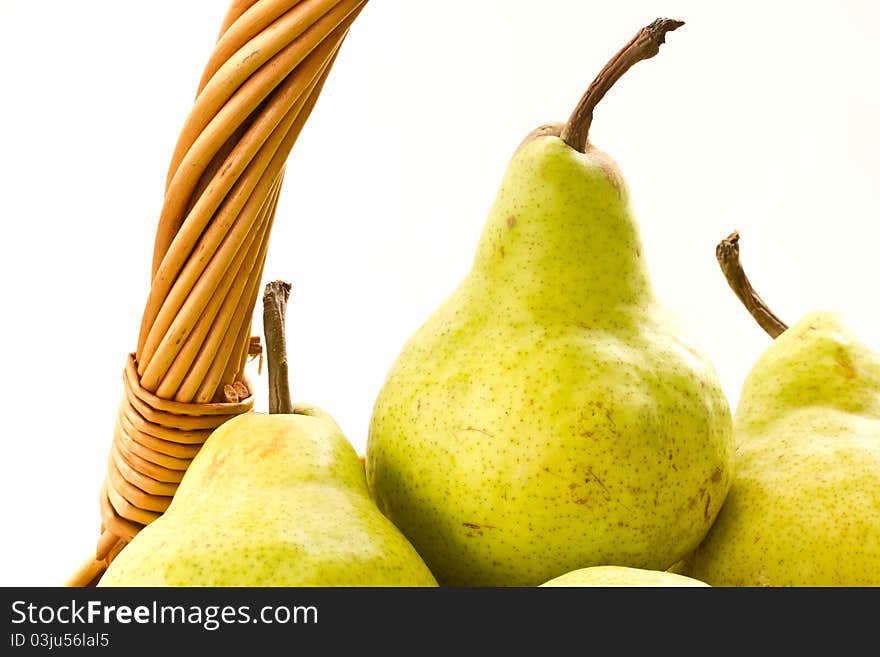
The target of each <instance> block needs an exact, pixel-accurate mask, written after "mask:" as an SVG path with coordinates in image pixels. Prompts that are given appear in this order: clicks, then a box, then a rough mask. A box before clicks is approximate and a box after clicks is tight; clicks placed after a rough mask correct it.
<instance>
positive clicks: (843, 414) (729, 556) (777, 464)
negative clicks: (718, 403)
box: [676, 312, 880, 586]
mask: <svg viewBox="0 0 880 657" xmlns="http://www.w3.org/2000/svg"><path fill="white" fill-rule="evenodd" d="M734 435H735V437H736V441H737V454H736V475H735V477H734V479H733V483H732V486H731V489H730V493H729V495H728V497H727V501H726V502H725V504H724V506H723V507H722V509H721V512H720V514H719V515H718V518H717V520H716V522H715V524H714V526H713V527H712V529H711V531H710V532H709V534H708V535H707V536H706V539H705V541H704V542H703V543H702V544H701V545H700V546H699V547H698V548H697V550H696V551H695V552H694V553H693V554H692V555H690V556H689V557H687V558H686V559H685V560H684V561H683V563H682V565H681V567H678V568H677V569H676V570H677V572H680V573H683V574H686V575H690V576H692V577H697V578H699V579H704V580H705V581H707V582H709V583H710V584H712V585H715V586H878V585H880V357H878V355H877V353H876V352H873V351H872V350H871V349H870V348H869V347H868V346H866V344H865V343H864V342H863V341H861V340H859V339H858V338H857V337H856V336H855V335H854V334H853V332H852V331H851V330H850V329H849V328H848V327H847V326H846V325H845V323H844V320H843V318H842V317H841V316H839V315H837V314H835V313H830V312H815V313H811V314H809V315H807V316H805V317H803V318H802V319H801V320H800V321H799V322H798V323H797V324H795V325H793V326H792V327H790V328H789V329H788V330H786V331H785V332H784V333H782V334H781V335H780V336H779V337H777V338H776V339H775V340H774V341H773V343H772V344H771V345H770V346H769V347H768V348H767V350H766V351H765V352H764V353H763V354H762V355H761V356H760V357H759V359H758V360H757V361H756V362H755V364H754V366H753V368H752V369H751V371H750V372H749V374H748V375H747V377H746V379H745V381H744V382H743V388H742V394H741V397H740V402H739V404H738V406H737V409H736V414H735V418H734Z"/></svg>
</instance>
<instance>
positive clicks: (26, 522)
mask: <svg viewBox="0 0 880 657" xmlns="http://www.w3.org/2000/svg"><path fill="white" fill-rule="evenodd" d="M226 9H227V2H226V0H186V1H185V2H181V1H180V0H161V1H155V2H151V3H136V2H118V1H116V0H87V1H85V2H66V1H62V0H54V1H51V2H41V3H36V2H32V1H30V0H0V226H2V237H0V248H2V258H0V286H2V287H0V289H2V310H0V317H2V321H0V344H2V355H3V363H2V364H3V374H2V377H0V399H2V404H3V407H2V416H0V436H2V447H3V452H2V457H0V464H2V474H0V486H2V488H0V499H2V503H3V507H4V508H3V512H2V519H3V539H2V543H0V550H2V554H3V557H4V558H3V559H0V585H56V584H60V583H62V582H63V581H64V580H65V579H66V578H67V576H68V575H69V574H70V573H71V572H72V571H73V570H74V569H75V568H76V566H77V565H78V564H79V563H80V562H81V561H82V560H83V559H84V558H86V557H87V556H88V554H89V553H90V552H91V551H92V550H93V549H94V545H95V541H96V540H97V537H98V528H99V516H98V506H97V494H98V487H99V485H100V482H101V480H102V478H103V475H104V470H105V466H106V458H107V454H108V448H109V445H110V442H111V439H112V428H113V422H114V417H115V412H116V405H117V403H118V401H119V399H120V396H121V393H122V383H121V373H122V366H123V363H124V359H125V355H126V354H127V353H129V352H130V351H131V350H133V348H134V346H135V341H136V339H137V331H138V327H139V322H140V317H141V312H142V310H143V304H144V301H145V300H146V295H147V292H148V289H149V287H148V286H149V269H150V262H151V257H152V244H153V238H154V233H155V227H156V222H157V219H158V214H159V210H160V207H161V202H162V192H163V188H164V180H165V174H166V170H167V167H168V163H169V161H170V156H171V152H172V149H173V147H174V144H175V141H176V139H177V135H178V131H179V129H180V127H181V126H182V123H183V120H184V119H185V117H186V114H187V112H188V109H189V107H190V106H191V103H192V100H193V96H194V93H195V88H196V85H197V83H198V80H199V78H200V76H201V71H202V68H203V66H204V64H205V63H206V61H207V58H208V56H209V54H210V52H211V49H212V45H213V42H214V39H215V38H216V36H217V30H218V29H219V26H220V22H221V20H222V18H223V16H224V15H225V12H226ZM658 16H670V17H676V18H681V19H684V20H685V21H686V22H687V24H686V25H685V26H684V27H683V28H681V29H679V30H678V31H676V32H674V33H672V34H670V35H668V38H667V43H666V45H664V46H663V48H662V51H661V53H660V55H659V56H658V57H656V58H654V59H652V60H649V61H647V62H642V63H640V64H638V65H637V66H636V67H635V68H633V69H632V70H631V71H630V72H629V73H628V74H627V75H626V76H625V77H624V79H623V80H622V81H621V82H620V83H618V85H617V86H616V87H615V88H614V89H613V90H612V91H611V92H610V93H609V95H608V96H607V97H606V99H605V100H604V101H603V103H602V104H601V105H600V107H599V109H598V110H597V111H596V118H595V121H594V123H593V127H592V132H591V138H592V141H593V142H594V143H595V144H596V145H597V146H599V147H600V148H602V149H604V150H606V151H607V152H609V153H610V154H611V155H612V156H613V157H615V158H616V159H617V161H618V163H619V164H620V166H621V168H622V170H623V172H624V175H625V177H626V179H627V181H628V183H629V186H630V189H631V193H632V198H633V203H634V206H635V209H636V212H637V214H638V216H639V220H640V224H641V228H642V237H643V240H644V247H645V253H646V255H647V258H648V262H649V266H650V268H651V271H652V274H653V279H654V282H655V286H656V289H657V291H658V293H659V295H660V296H661V297H662V298H663V299H664V300H665V302H666V303H667V304H668V305H669V306H671V307H672V308H673V309H674V310H675V311H676V312H678V313H679V315H680V316H681V317H682V318H683V319H684V321H685V322H686V323H687V324H688V325H689V326H690V327H691V329H692V331H693V332H694V333H695V334H696V335H697V336H698V338H699V340H700V341H701V342H702V344H703V346H704V347H705V349H706V351H707V352H708V354H709V356H710V358H712V359H713V361H714V363H715V366H716V368H717V370H718V374H719V376H720V378H721V381H722V384H723V385H724V387H725V389H726V391H727V393H728V395H729V398H730V400H731V404H732V405H734V404H735V403H736V400H737V398H738V392H739V387H740V385H741V383H742V379H743V377H744V376H745V373H746V371H747V369H748V367H749V365H750V363H751V362H752V361H753V360H754V359H755V358H756V357H757V356H758V354H759V353H760V352H761V351H762V350H763V349H764V348H765V347H766V346H767V345H768V344H769V338H768V337H767V336H766V335H764V334H763V333H762V332H761V330H760V329H759V328H758V327H757V326H756V325H755V324H754V323H753V322H752V320H751V318H750V317H749V316H748V314H747V313H746V312H745V310H743V308H742V307H741V306H740V305H739V303H738V302H737V300H736V299H735V298H734V296H733V295H732V293H731V292H730V291H729V289H728V288H727V285H726V283H725V282H724V280H723V278H722V276H721V274H720V273H719V271H718V269H717V265H716V262H715V258H714V247H715V244H716V243H717V242H718V240H719V239H720V238H722V237H724V236H726V235H727V234H728V233H729V232H730V231H731V230H733V229H739V230H740V231H741V234H742V236H743V237H742V243H741V244H742V250H743V261H744V264H745V266H746V268H747V270H748V272H749V275H750V276H751V278H752V281H753V282H754V283H755V286H756V287H757V288H758V290H759V291H760V293H761V295H762V296H763V297H764V299H765V300H766V301H767V302H768V303H769V304H770V305H771V306H772V307H773V308H774V309H775V310H776V311H777V313H778V314H779V315H780V316H781V317H782V318H783V319H784V320H786V321H789V322H794V321H796V319H797V318H798V317H799V316H800V315H801V314H803V313H804V312H806V311H808V310H811V309H815V308H833V309H836V310H839V311H841V312H845V313H849V314H851V316H852V317H853V319H854V320H859V321H864V322H866V325H867V329H868V335H873V340H874V344H875V346H876V345H877V344H878V343H880V316H878V307H880V303H878V297H877V280H878V274H880V263H878V262H877V260H876V257H875V254H876V251H877V244H878V241H880V240H878V238H880V229H878V218H880V186H878V185H877V181H878V180H880V155H878V153H880V121H878V117H880V91H878V85H877V77H876V76H877V73H876V71H877V64H878V55H877V50H876V38H877V34H876V30H877V25H878V24H880V4H878V3H873V2H869V1H867V0H865V1H863V2H858V1H856V0H846V1H844V0H841V1H838V2H834V3H828V2H782V1H779V0H741V1H740V2H737V3H720V2H705V1H703V2H698V1H697V0H693V1H685V0H669V1H668V2H648V1H646V0H642V1H632V0H631V1H629V2H620V3H614V2H608V1H607V0H606V1H602V2H599V1H595V2H586V1H575V0H542V1H541V2H537V1H534V0H533V1H531V2H528V1H525V0H495V1H490V0H479V1H474V0H446V1H445V2H442V3H441V2H413V1H412V0H372V2H371V3H370V4H369V5H368V6H367V7H366V9H365V10H364V12H363V13H362V14H361V16H360V17H359V18H358V19H357V21H356V23H355V25H354V27H353V28H352V31H351V33H350V35H349V38H348V39H347V41H346V42H345V44H344V46H343V50H342V53H341V55H340V57H339V59H338V61H337V63H336V66H335V68H334V70H333V73H332V75H331V77H330V80H329V81H328V83H327V85H326V87H325V89H324V92H323V94H322V96H321V98H320V100H319V103H318V105H317V107H316V109H315V111H314V113H313V114H312V116H311V118H310V120H309V122H308V123H307V125H306V128H305V130H304V132H303V133H302V135H301V137H300V139H299V141H298V142H297V144H296V146H295V147H294V151H293V153H292V155H291V157H290V159H289V161H288V170H287V175H286V178H285V183H284V188H283V191H282V196H281V200H280V204H279V207H278V214H277V218H276V223H275V227H274V229H273V234H272V242H271V246H270V251H269V256H268V260H267V264H266V270H265V273H266V280H267V281H268V280H269V279H275V278H281V279H284V280H286V281H289V282H291V283H292V285H293V295H292V298H291V302H290V306H289V308H288V324H289V336H288V341H289V356H290V360H291V376H292V387H293V392H294V397H295V398H296V399H297V400H299V401H308V402H312V403H316V404H318V405H320V406H323V407H324V408H325V409H326V410H327V411H329V412H331V413H332V414H333V415H334V416H335V417H336V418H337V420H338V421H339V423H340V424H341V426H342V428H343V429H344V431H345V432H346V434H347V435H348V437H349V439H350V440H351V442H352V443H353V445H354V446H355V448H356V449H357V450H358V451H362V450H363V448H364V446H365V443H366V433H367V425H368V422H369V416H370V410H371V406H372V402H373V399H374V397H375V394H376V392H377V391H378V388H379V386H380V385H381V382H382V380H383V378H384V375H385V373H386V371H387V369H388V367H389V366H390V364H391V362H392V360H393V359H394V357H395V356H396V354H397V351H398V349H399V348H400V346H401V344H402V343H403V341H404V340H405V339H406V338H407V337H408V336H409V335H410V334H411V333H412V332H413V331H414V330H415V329H416V328H417V326H418V325H419V324H420V323H421V322H422V321H423V320H424V319H425V318H426V317H427V315H428V314H429V313H430V312H431V311H432V310H433V309H434V308H435V307H436V306H437V305H438V304H439V303H440V301H441V300H442V299H443V298H444V297H445V296H446V294H448V293H449V292H450V291H451V290H452V289H453V288H454V287H455V286H456V285H457V283H458V281H459V280H460V279H461V277H462V276H463V275H464V274H465V273H466V271H467V269H468V267H469V265H470V261H471V257H472V254H473V251H474V247H475V244H476V240H477V238H478V237H479V234H480V231H481V229H482V226H483V221H484V219H485V216H486V212H487V210H488V208H489V206H490V204H491V202H492V198H493V196H494V193H495V190H496V187H497V185H498V182H499V180H500V178H501V175H502V173H503V171H504V168H505V166H506V163H507V161H508V158H509V157H510V154H511V153H512V151H513V149H514V148H515V147H516V145H517V144H518V143H519V141H520V139H521V138H522V137H523V136H524V135H525V134H526V133H527V132H528V131H529V130H531V129H532V128H533V127H535V126H537V125H538V124H541V123H544V122H547V121H553V120H564V119H565V118H567V117H568V114H569V112H570V111H571V109H572V107H573V105H574V103H575V102H576V101H577V100H578V98H579V97H580V95H581V93H582V92H583V90H584V89H585V88H586V86H587V84H588V83H589V82H590V80H591V79H592V77H593V76H594V75H595V73H597V72H598V70H599V69H600V68H601V66H602V65H603V64H604V63H605V61H606V60H607V59H608V58H609V57H610V56H611V55H612V54H613V53H615V52H616V51H617V50H618V49H619V48H620V47H621V46H622V45H623V44H624V43H625V42H626V41H627V40H628V39H629V38H630V37H631V36H632V35H633V34H634V33H635V31H636V30H637V29H638V28H639V27H641V26H642V25H645V24H647V23H649V22H650V21H651V20H653V19H654V18H656V17H658ZM254 327H255V333H256V332H258V331H260V330H261V327H260V324H259V311H258V312H257V316H256V317H255V324H254ZM250 376H251V380H252V382H253V383H255V384H256V386H257V392H258V396H259V400H258V402H257V408H258V410H263V409H264V408H265V400H266V391H265V385H266V379H265V370H264V371H263V373H262V374H260V373H257V372H256V369H255V367H252V368H251V371H250Z"/></svg>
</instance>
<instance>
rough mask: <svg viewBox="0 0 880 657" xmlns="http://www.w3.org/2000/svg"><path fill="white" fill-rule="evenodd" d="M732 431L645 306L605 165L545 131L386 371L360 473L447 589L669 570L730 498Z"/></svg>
mask: <svg viewBox="0 0 880 657" xmlns="http://www.w3.org/2000/svg"><path fill="white" fill-rule="evenodd" d="M731 432H732V428H731V418H730V409H729V407H728V404H727V400H726V397H725V395H724V393H723V392H722V390H721V387H720V385H719V383H718V380H717V377H716V373H715V371H714V369H713V367H712V364H711V363H710V362H709V361H708V360H707V359H706V357H705V356H704V354H703V353H702V351H701V350H700V347H699V346H698V345H697V344H696V342H695V341H694V340H692V339H691V338H690V337H689V336H688V334H687V332H686V331H685V330H684V329H683V328H682V327H680V326H679V325H678V324H677V323H676V321H675V320H674V319H673V317H671V316H670V314H669V313H667V312H666V311H665V310H664V309H663V308H662V307H661V305H660V304H659V303H658V302H657V301H656V299H655V298H654V294H653V292H652V289H651V285H650V282H649V280H648V275H647V272H646V268H645V264H644V262H643V256H642V250H641V243H640V238H639V231H638V227H637V225H636V222H635V219H634V217H633V214H632V210H631V208H630V205H629V200H628V192H627V190H626V187H625V185H624V183H623V180H622V177H621V176H620V174H619V171H618V170H617V168H616V165H615V164H614V162H613V161H612V160H611V159H610V158H609V157H608V156H607V155H605V154H604V153H602V152H601V151H599V150H597V149H595V148H591V149H589V150H588V151H587V153H579V152H577V151H575V150H573V149H571V148H570V147H569V146H567V145H566V144H565V143H564V142H563V141H562V140H561V139H559V138H558V137H555V136H540V137H537V138H535V139H533V140H531V141H528V142H527V143H525V144H524V145H523V146H521V147H520V149H519V150H518V151H517V153H516V154H515V155H514V156H513V158H512V159H511V162H510V164H509V166H508V169H507V171H506V173H505V176H504V179H503V180H502V183H501V186H500V189H499V191H498V194H497V196H496V199H495V202H494V205H493V207H492V209H491V211H490V213H489V217H488V219H487V222H486V226H485V228H484V232H483V236H482V238H481V240H480V243H479V245H478V249H477V254H476V257H475V259H474V264H473V267H472V269H471V271H470V272H469V273H468V275H467V276H466V277H465V279H464V280H463V281H462V283H461V284H460V285H459V287H458V288H457V289H456V290H455V291H454V292H453V293H452V294H451V296H450V297H449V298H448V299H447V300H446V301H445V302H444V303H443V304H442V305H441V306H440V307H439V308H438V309H437V310H436V311H435V312H434V314H433V315H432V316H431V317H430V318H429V319H428V320H427V321H426V322H425V323H424V324H423V325H422V326H421V327H420V328H419V329H418V330H417V331H416V333H415V334H414V335H413V336H412V337H411V338H410V339H409V340H408V341H407V342H406V344H405V345H404V346H403V349H402V351H401V353H400V354H399V355H398V357H397V359H396V361H395V362H394V364H393V365H392V367H391V369H390V372H389V373H388V375H387V378H386V380H385V382H384V385H383V386H382V388H381V390H380V392H379V394H378V396H377V399H376V402H375V405H374V409H373V415H372V418H371V423H370V429H369V435H368V441H367V452H366V468H367V480H368V484H369V487H370V492H371V494H372V495H373V497H374V498H375V500H376V502H377V504H378V505H379V507H380V508H381V509H382V510H383V512H384V513H386V515H387V516H388V517H389V518H391V519H392V521H393V522H394V523H395V524H396V525H397V526H398V527H399V528H400V529H401V530H402V531H403V532H404V534H405V535H406V536H407V537H408V538H409V539H410V541H411V542H412V543H413V545H414V546H415V547H416V549H417V550H418V551H419V553H420V554H421V555H422V557H423V558H424V559H425V561H426V563H427V564H428V565H429V567H430V568H431V570H432V572H434V574H435V576H436V577H437V579H438V581H439V582H440V584H441V585H452V586H462V585H463V586H469V585H474V586H508V585H509V586H536V585H539V584H540V583H542V582H545V581H547V580H549V579H551V578H553V577H555V576H557V575H560V574H562V573H566V572H569V571H571V570H575V569H578V568H582V567H586V566H591V565H601V564H607V563H616V564H621V565H629V566H633V567H640V568H654V569H660V570H663V569H666V568H667V567H668V566H670V565H671V564H673V563H674V562H675V561H677V560H678V559H679V558H680V557H681V556H683V555H684V554H686V553H688V552H690V551H691V550H692V549H693V548H694V547H695V546H696V544H697V543H698V542H699V541H700V539H701V538H702V537H703V536H704V534H705V532H706V531H707V530H708V528H709V526H710V525H711V523H712V521H713V520H714V518H715V515H716V514H717V512H718V509H719V508H720V506H721V503H722V501H723V500H724V497H725V495H726V493H727V489H728V486H729V481H730V476H731V467H732V463H733V443H732V438H731Z"/></svg>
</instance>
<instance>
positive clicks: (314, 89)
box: [67, 0, 367, 586]
mask: <svg viewBox="0 0 880 657" xmlns="http://www.w3.org/2000/svg"><path fill="white" fill-rule="evenodd" d="M366 1H367V0H233V2H232V3H231V5H230V7H229V9H228V11H227V14H226V16H225V18H224V20H223V25H222V28H221V30H220V35H219V37H218V39H217V42H216V45H215V48H214V51H213V52H212V54H211V56H210V58H209V60H208V63H207V65H206V66H205V69H204V73H203V75H202V79H201V80H200V82H199V87H198V93H197V95H196V98H195V102H194V104H193V107H192V109H191V111H190V113H189V115H188V116H187V118H186V121H185V123H184V125H183V128H182V129H181V132H180V135H179V137H178V141H177V145H176V147H175V150H174V154H173V155H172V158H171V164H170V166H169V170H168V178H167V182H166V188H165V200H164V204H163V207H162V211H161V215H160V217H159V222H158V227H157V231H156V239H155V244H154V245H153V265H152V284H151V287H150V292H149V296H148V298H147V302H146V306H145V308H144V312H143V317H142V320H141V328H140V334H139V336H138V342H137V349H136V351H135V352H134V353H132V354H129V355H128V357H127V360H126V364H125V368H124V376H123V386H124V395H123V399H122V402H121V404H120V409H119V414H118V416H117V419H116V425H115V428H114V435H113V441H112V444H111V448H110V454H109V458H108V468H107V476H106V478H105V479H104V482H103V485H102V486H101V493H100V505H99V508H100V514H101V533H100V538H99V540H98V545H97V548H96V553H95V555H94V557H90V558H89V559H87V560H86V562H85V563H84V564H83V565H82V566H81V567H80V568H79V569H78V570H77V571H76V572H75V573H74V575H73V576H72V577H71V578H70V579H69V580H68V582H67V585H69V586H91V585H94V584H96V583H97V581H98V580H99V579H100V577H101V575H102V574H103V572H104V570H106V568H107V566H108V565H109V563H110V561H111V560H112V559H113V558H114V557H115V556H116V554H118V553H119V551H120V550H121V549H122V548H123V547H124V546H125V545H126V543H127V542H128V541H130V540H131V539H132V538H134V536H135V535H136V534H137V533H138V532H139V531H140V530H141V529H142V528H143V527H144V526H146V525H147V524H149V523H150V522H152V521H153V520H155V519H156V518H158V517H159V516H160V515H161V514H162V513H163V512H164V511H165V509H167V508H168V505H169V504H170V502H171V499H172V498H173V496H174V492H175V491H176V490H177V485H178V484H179V483H180V480H181V479H182V477H183V475H184V473H185V472H186V468H187V467H188V465H189V463H190V462H191V461H192V459H193V457H194V456H195V455H196V454H197V453H198V451H199V448H200V447H201V445H202V443H203V442H204V441H205V440H206V439H207V437H208V436H209V435H210V434H211V432H212V431H213V430H214V429H215V428H216V427H218V426H220V424H222V423H223V422H225V421H226V420H228V419H230V418H232V417H235V416H236V415H239V414H241V413H245V412H249V411H251V410H252V408H253V401H254V400H253V394H252V390H251V387H250V385H249V382H248V381H247V380H246V377H245V375H244V370H245V365H246V363H247V359H248V357H249V356H250V355H253V354H254V352H255V348H254V347H255V342H254V339H253V338H252V336H251V321H252V317H253V313H254V308H255V305H256V302H257V298H258V295H259V292H260V284H261V280H262V276H263V265H264V263H265V259H266V251H267V247H268V244H269V237H270V234H271V228H272V223H273V221H274V219H275V210H276V206H277V202H278V196H279V193H280V190H281V185H282V181H283V178H284V168H285V163H286V161H287V157H288V155H289V154H290V151H291V149H292V148H293V145H294V143H295V142H296V140H297V138H298V137H299V134H300V132H301V130H302V129H303V126H304V124H305V122H306V120H307V119H308V117H309V116H310V114H311V112H312V109H313V108H314V106H315V102H316V101H317V99H318V97H319V95H320V93H321V90H322V87H323V85H324V82H325V80H326V79H327V76H328V74H329V73H330V70H331V68H332V66H333V63H334V61H335V59H336V56H337V54H338V52H339V48H340V46H341V44H342V42H343V41H344V39H345V37H346V35H347V34H348V30H349V28H350V27H351V24H352V23H353V21H354V20H355V19H356V17H357V16H358V14H359V13H360V11H361V10H362V9H363V7H364V5H365V4H366ZM256 344H258V343H256ZM256 351H258V349H257V350H256Z"/></svg>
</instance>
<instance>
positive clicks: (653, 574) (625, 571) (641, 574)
mask: <svg viewBox="0 0 880 657" xmlns="http://www.w3.org/2000/svg"><path fill="white" fill-rule="evenodd" d="M540 586H541V587H542V588H558V587H579V586H604V587H609V586H616V587H624V586H637V587H638V586H648V587H673V588H680V587H689V586H690V587H708V586H709V585H708V584H706V582H701V581H700V580H698V579H693V578H692V577H686V576H685V575H679V574H676V573H670V572H667V571H665V570H646V569H644V568H629V567H627V566H591V567H589V568H581V569H579V570H573V571H572V572H570V573H565V574H564V575H560V576H559V577H554V578H553V579H551V580H550V581H548V582H544V583H543V584H541V585H540Z"/></svg>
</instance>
